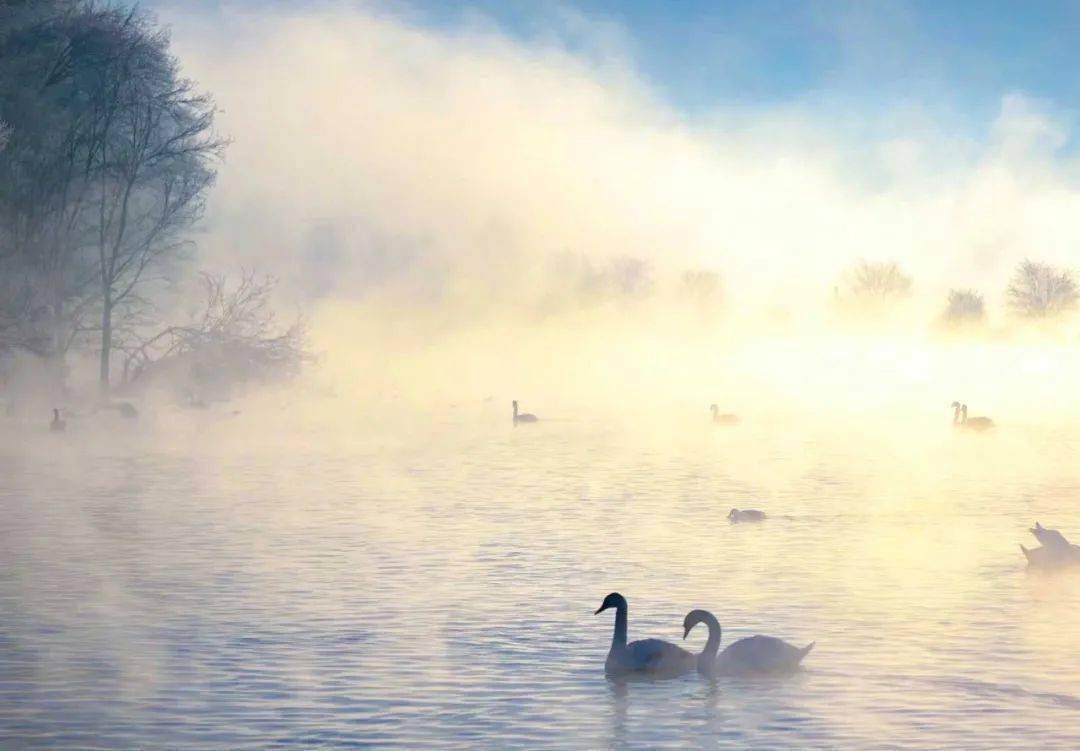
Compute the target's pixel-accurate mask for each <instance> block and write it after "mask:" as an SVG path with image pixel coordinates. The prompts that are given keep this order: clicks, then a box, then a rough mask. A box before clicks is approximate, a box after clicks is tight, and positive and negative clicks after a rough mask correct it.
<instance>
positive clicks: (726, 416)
mask: <svg viewBox="0 0 1080 751" xmlns="http://www.w3.org/2000/svg"><path fill="white" fill-rule="evenodd" d="M709 409H710V410H712V421H713V422H715V423H718V424H720V425H735V424H736V423H738V422H740V420H739V416H738V415H733V414H731V413H730V412H725V413H723V414H720V408H719V407H718V406H716V405H715V404H710V405H709Z"/></svg>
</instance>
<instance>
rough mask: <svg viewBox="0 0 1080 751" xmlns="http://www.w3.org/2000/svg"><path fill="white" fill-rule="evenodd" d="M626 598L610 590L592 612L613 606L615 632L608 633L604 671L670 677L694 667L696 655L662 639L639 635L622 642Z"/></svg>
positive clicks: (612, 673) (611, 675) (617, 674)
mask: <svg viewBox="0 0 1080 751" xmlns="http://www.w3.org/2000/svg"><path fill="white" fill-rule="evenodd" d="M627 607H628V606H627V603H626V598H625V597H623V596H622V595H621V594H619V593H618V592H612V593H611V594H609V595H608V596H607V597H605V598H604V602H603V603H602V604H601V605H600V607H599V608H598V609H597V611H596V612H595V613H594V614H593V615H599V614H600V613H602V612H604V611H605V610H607V609H608V608H615V633H614V634H613V635H612V637H611V649H610V650H608V656H607V660H606V661H605V662H604V673H605V674H606V675H607V676H609V677H613V676H619V675H628V674H633V673H639V674H647V675H650V676H653V677H661V678H670V677H674V676H677V675H682V674H683V673H686V672H689V671H691V670H693V669H694V665H695V664H696V658H695V657H694V655H693V654H691V653H690V652H687V651H686V650H685V649H683V648H682V647H680V646H678V645H675V644H672V643H670V642H666V641H663V640H662V639H642V640H641V641H632V642H630V643H629V644H627V643H626V620H627Z"/></svg>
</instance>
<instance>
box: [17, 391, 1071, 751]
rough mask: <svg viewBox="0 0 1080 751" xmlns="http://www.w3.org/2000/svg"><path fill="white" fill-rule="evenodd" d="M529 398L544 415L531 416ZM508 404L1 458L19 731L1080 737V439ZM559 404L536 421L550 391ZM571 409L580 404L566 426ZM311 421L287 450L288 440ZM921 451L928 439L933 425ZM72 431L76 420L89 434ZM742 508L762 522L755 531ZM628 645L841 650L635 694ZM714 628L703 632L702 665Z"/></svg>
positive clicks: (224, 740) (1007, 429)
mask: <svg viewBox="0 0 1080 751" xmlns="http://www.w3.org/2000/svg"><path fill="white" fill-rule="evenodd" d="M527 406H528V403H527ZM506 407H507V405H506V404H505V403H504V401H503V400H501V399H500V400H499V401H498V402H493V403H491V404H468V405H461V406H459V407H458V408H456V409H445V410H439V411H415V410H413V409H411V408H404V409H403V408H400V407H396V406H392V405H383V406H381V407H378V408H371V409H368V410H365V411H364V414H362V415H359V414H356V415H353V416H352V417H351V419H349V420H348V421H343V420H334V421H325V420H323V419H312V418H311V413H309V412H306V411H304V410H303V409H302V408H298V407H294V408H293V409H291V410H285V411H284V412H283V413H282V412H278V413H277V414H274V413H269V414H267V415H266V416H264V417H256V416H254V415H252V416H250V417H245V416H244V415H241V416H238V417H236V418H234V419H233V420H231V421H216V420H208V421H207V422H206V423H205V424H202V425H198V426H196V425H194V424H190V425H187V426H180V425H177V424H173V425H171V426H170V427H169V429H168V431H167V435H159V436H157V437H160V438H161V439H162V440H161V441H160V442H157V441H155V443H154V444H153V445H152V446H151V445H148V437H150V436H154V435H155V433H154V431H153V430H148V429H146V428H144V427H140V428H138V431H139V433H138V435H128V436H124V435H116V436H114V437H113V440H111V441H109V442H101V441H85V442H83V441H81V440H78V439H75V440H59V441H57V440H54V439H55V438H56V437H55V436H48V435H42V436H39V437H37V438H36V439H35V440H33V441H32V442H31V443H30V444H29V445H25V446H23V447H21V449H20V450H19V451H14V450H13V449H12V447H10V446H8V447H7V448H5V450H4V453H3V475H2V476H3V477H4V481H3V484H2V486H0V488H2V498H3V508H4V511H5V519H6V523H5V525H4V532H3V540H2V542H3V544H2V545H0V551H3V552H2V553H0V564H2V566H3V570H4V571H5V572H6V575H5V577H4V579H3V583H2V586H0V596H2V597H3V601H4V607H3V609H2V611H0V612H2V613H3V616H2V633H3V634H4V641H3V649H2V650H0V662H2V663H3V668H4V669H3V671H2V674H3V676H4V677H3V679H2V680H0V692H2V694H3V701H2V703H0V704H2V706H3V707H4V708H5V709H4V710H3V712H2V713H0V717H2V726H3V728H4V734H5V736H7V737H15V738H23V739H26V740H25V741H24V742H21V743H19V744H17V745H16V747H19V748H24V747H25V748H62V747H67V748H76V747H85V746H87V745H101V746H106V747H123V748H127V747H138V748H177V747H184V748H223V747H228V748H267V747H296V748H308V747H311V746H314V745H324V746H326V747H350V746H353V745H356V744H361V745H363V744H373V745H376V746H379V747H397V748H415V747H441V748H470V747H475V746H476V745H477V744H480V745H493V746H516V747H533V748H535V747H558V748H597V747H612V748H623V747H629V748H654V747H662V746H666V745H687V744H689V745H691V746H703V747H710V748H745V747H747V746H751V747H755V748H763V747H776V748H837V747H842V748H865V747H880V746H883V745H887V746H889V747H892V748H941V747H978V748H1014V747H1015V748H1021V747H1028V748H1030V747H1031V744H1032V743H1033V742H1034V743H1036V744H1037V745H1038V746H1039V747H1042V748H1069V747H1072V746H1074V745H1075V744H1076V742H1077V741H1078V740H1080V736H1078V726H1077V722H1076V718H1077V712H1078V711H1080V683H1078V681H1077V676H1078V675H1080V662H1078V660H1080V658H1078V654H1080V650H1078V649H1077V643H1076V638H1077V635H1076V631H1075V629H1073V628H1072V627H1071V625H1070V624H1071V620H1072V614H1073V613H1075V612H1076V608H1077V607H1078V606H1080V580H1078V579H1077V578H1076V577H1075V576H1069V574H1068V572H1061V573H1060V574H1058V575H1046V574H1043V575H1040V574H1038V573H1031V572H1027V571H1025V567H1024V561H1023V558H1022V556H1021V555H1020V551H1019V550H1018V549H1017V543H1018V542H1025V543H1030V542H1031V541H1030V540H1028V539H1025V538H1028V537H1030V536H1029V535H1028V534H1027V532H1026V527H1027V526H1029V525H1030V524H1032V523H1033V521H1034V520H1035V519H1039V520H1042V521H1044V523H1045V522H1048V521H1049V520H1053V523H1054V524H1055V525H1057V526H1060V528H1061V529H1063V530H1065V531H1067V532H1068V531H1069V530H1072V529H1076V528H1077V527H1078V526H1080V515H1078V514H1077V511H1076V505H1075V503H1074V501H1073V499H1074V498H1075V495H1076V493H1077V491H1078V490H1080V475H1078V474H1077V470H1076V467H1075V463H1074V462H1071V461H1070V460H1069V457H1071V456H1072V455H1073V453H1074V452H1075V451H1076V449H1077V440H1078V436H1077V434H1076V433H1075V432H1074V431H1070V430H1067V429H1062V428H1060V427H1051V426H1047V425H1040V424H1032V423H1022V422H1018V423H1016V424H1008V425H1002V426H1001V427H1000V428H999V430H998V431H997V433H996V434H993V435H975V434H967V433H963V432H961V431H956V430H954V429H953V428H952V427H951V426H950V425H949V423H948V415H945V416H944V417H943V418H940V419H939V416H937V415H933V416H931V415H918V414H914V415H907V416H895V417H892V418H890V419H887V420H884V419H881V418H877V417H865V416H863V417H857V416H855V417H853V416H848V417H843V418H834V417H831V416H826V415H821V414H815V413H813V412H809V411H801V412H800V411H790V412H788V413H787V414H785V415H772V416H769V417H765V416H761V417H758V418H756V419H754V420H753V421H750V420H746V421H745V422H744V424H743V425H741V426H738V427H735V428H730V429H723V428H720V429H718V428H716V427H714V426H713V425H712V424H711V422H709V421H708V420H707V419H705V418H704V417H703V416H701V415H684V416H682V417H679V418H669V419H667V420H660V419H657V418H656V417H655V416H653V415H650V414H649V413H647V412H645V413H637V412H634V411H626V410H624V411H620V412H612V411H603V410H579V411H577V412H575V413H573V414H569V413H564V414H563V415H558V416H560V417H565V418H566V419H564V420H550V421H543V420H542V421H541V422H540V423H539V424H537V425H533V426H519V427H517V428H514V427H512V425H511V424H510V421H509V419H508V414H507V409H506ZM536 409H537V411H539V408H538V407H537V408H536ZM554 416H555V415H553V417H554ZM284 436H288V438H287V439H286V438H284ZM913 436H918V438H917V440H916V439H913ZM65 438H68V439H72V438H75V437H74V436H66V437H65ZM733 506H738V507H757V508H762V509H765V510H766V511H767V512H768V513H769V515H770V518H769V519H767V520H766V522H764V523H763V524H760V525H730V524H728V522H727V521H726V520H725V518H724V516H725V514H726V512H727V510H728V509H729V508H731V507H733ZM613 589H615V590H618V591H621V592H623V593H625V594H627V596H628V598H629V600H630V630H631V638H635V637H636V638H641V637H645V636H656V637H660V638H666V639H669V640H672V641H678V639H679V636H680V635H681V631H680V626H681V623H682V616H683V614H684V613H685V612H686V611H687V610H689V609H690V608H691V607H707V608H709V609H711V610H713V611H714V612H716V613H717V615H718V617H719V618H720V621H721V623H722V624H723V626H724V627H725V631H724V641H725V643H727V642H728V641H730V640H734V639H735V638H739V637H742V636H748V635H751V634H753V633H758V632H764V633H769V634H774V635H777V636H781V637H783V638H785V639H788V640H790V641H793V642H795V643H798V644H802V643H806V642H809V641H811V640H816V641H817V647H816V648H815V650H814V652H812V653H811V655H810V656H809V657H808V658H807V660H806V663H805V665H804V670H803V671H802V672H801V673H799V674H797V675H796V676H794V677H791V678H788V679H776V680H764V681H739V680H722V681H720V682H718V683H717V684H715V685H712V684H709V683H708V682H706V681H703V680H701V679H700V678H699V677H697V676H693V675H691V676H687V677H684V678H681V679H677V680H675V681H671V682H660V683H632V684H630V685H628V686H621V685H619V684H616V683H611V682H609V681H607V680H605V678H604V676H603V669H602V663H603V659H604V655H605V653H606V650H607V645H608V641H609V640H610V633H611V617H610V614H607V613H605V614H603V615H601V616H595V617H594V616H593V615H592V610H594V609H595V607H596V606H597V605H598V604H599V601H600V599H601V598H602V597H603V595H604V594H606V593H607V592H608V591H610V590H613ZM702 639H703V636H702V635H698V634H693V635H692V636H691V639H690V641H691V642H692V644H691V647H692V648H693V649H700V646H701V644H700V643H699V642H700V641H701V640H702Z"/></svg>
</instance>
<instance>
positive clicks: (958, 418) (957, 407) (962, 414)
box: [952, 402, 994, 430]
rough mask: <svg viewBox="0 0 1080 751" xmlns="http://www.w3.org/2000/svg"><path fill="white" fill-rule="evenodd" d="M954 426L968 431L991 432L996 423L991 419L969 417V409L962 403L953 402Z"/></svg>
mask: <svg viewBox="0 0 1080 751" xmlns="http://www.w3.org/2000/svg"><path fill="white" fill-rule="evenodd" d="M952 408H953V425H954V426H956V427H958V428H966V429H968V430H989V429H990V428H992V427H994V421H993V420H991V419H990V418H989V417H968V407H967V405H966V404H961V403H960V402H953V403H952Z"/></svg>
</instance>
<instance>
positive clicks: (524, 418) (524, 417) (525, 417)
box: [514, 399, 540, 425]
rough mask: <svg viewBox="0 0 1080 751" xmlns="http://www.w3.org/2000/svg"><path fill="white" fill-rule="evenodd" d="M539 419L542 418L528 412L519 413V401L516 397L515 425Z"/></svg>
mask: <svg viewBox="0 0 1080 751" xmlns="http://www.w3.org/2000/svg"><path fill="white" fill-rule="evenodd" d="M539 419H540V418H538V417H537V416H536V415H532V414H529V413H528V412H522V413H521V414H518V403H517V400H516V399H515V400H514V424H515V425H517V424H518V423H519V422H536V421H537V420H539Z"/></svg>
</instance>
